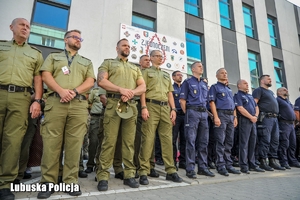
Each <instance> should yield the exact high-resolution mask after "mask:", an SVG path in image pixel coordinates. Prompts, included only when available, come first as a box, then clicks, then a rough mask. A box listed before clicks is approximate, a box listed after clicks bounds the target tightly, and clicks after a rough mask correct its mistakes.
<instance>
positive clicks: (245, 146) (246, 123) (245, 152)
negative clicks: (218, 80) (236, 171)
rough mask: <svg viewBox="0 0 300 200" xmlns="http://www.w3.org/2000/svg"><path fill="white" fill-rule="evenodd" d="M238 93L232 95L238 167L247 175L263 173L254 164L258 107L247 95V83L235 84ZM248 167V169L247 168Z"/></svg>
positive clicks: (249, 95)
mask: <svg viewBox="0 0 300 200" xmlns="http://www.w3.org/2000/svg"><path fill="white" fill-rule="evenodd" d="M236 85H237V87H238V90H239V91H238V92H237V93H236V94H235V95H234V103H235V106H236V109H237V110H238V112H237V113H238V120H239V131H238V132H239V134H240V135H239V152H240V153H239V165H240V168H241V172H243V173H246V174H249V173H250V172H249V167H250V170H253V171H256V172H264V171H265V170H263V169H261V168H259V167H258V166H257V165H256V164H255V145H256V121H257V117H258V114H259V110H258V106H257V104H256V102H255V101H254V99H253V97H252V95H251V94H248V91H249V87H248V83H247V81H245V80H243V79H240V80H238V82H237V84H236ZM248 166H249V167H248Z"/></svg>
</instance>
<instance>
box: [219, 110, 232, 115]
mask: <svg viewBox="0 0 300 200" xmlns="http://www.w3.org/2000/svg"><path fill="white" fill-rule="evenodd" d="M217 111H218V112H222V113H224V114H226V115H233V113H234V112H233V110H223V109H217Z"/></svg>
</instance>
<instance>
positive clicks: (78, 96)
mask: <svg viewBox="0 0 300 200" xmlns="http://www.w3.org/2000/svg"><path fill="white" fill-rule="evenodd" d="M49 96H53V97H59V98H60V96H59V94H58V93H56V92H54V93H51V94H49ZM74 99H79V100H86V97H85V96H84V95H81V94H78V95H76V96H75V97H74Z"/></svg>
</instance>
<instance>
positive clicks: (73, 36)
mask: <svg viewBox="0 0 300 200" xmlns="http://www.w3.org/2000/svg"><path fill="white" fill-rule="evenodd" d="M67 38H73V39H74V40H79V41H80V42H83V38H80V37H78V36H76V35H70V36H68V37H67Z"/></svg>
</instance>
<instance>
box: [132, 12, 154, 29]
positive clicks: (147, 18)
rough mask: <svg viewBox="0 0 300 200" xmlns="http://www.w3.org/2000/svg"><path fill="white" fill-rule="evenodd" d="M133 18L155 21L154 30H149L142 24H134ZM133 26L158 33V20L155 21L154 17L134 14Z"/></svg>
mask: <svg viewBox="0 0 300 200" xmlns="http://www.w3.org/2000/svg"><path fill="white" fill-rule="evenodd" d="M133 16H136V17H139V18H144V19H146V20H150V21H153V29H149V28H148V26H143V25H142V24H136V23H133V20H132V19H133ZM137 25H138V26H137ZM131 26H134V27H137V28H141V29H145V30H148V31H152V32H156V19H154V18H152V17H149V16H146V15H142V14H140V13H136V12H133V13H132V16H131Z"/></svg>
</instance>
